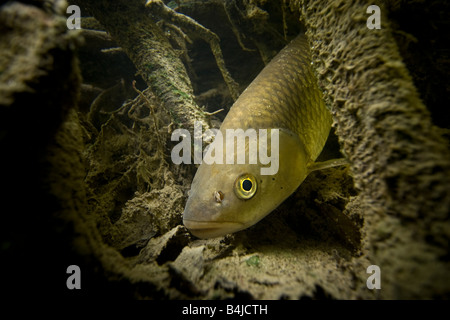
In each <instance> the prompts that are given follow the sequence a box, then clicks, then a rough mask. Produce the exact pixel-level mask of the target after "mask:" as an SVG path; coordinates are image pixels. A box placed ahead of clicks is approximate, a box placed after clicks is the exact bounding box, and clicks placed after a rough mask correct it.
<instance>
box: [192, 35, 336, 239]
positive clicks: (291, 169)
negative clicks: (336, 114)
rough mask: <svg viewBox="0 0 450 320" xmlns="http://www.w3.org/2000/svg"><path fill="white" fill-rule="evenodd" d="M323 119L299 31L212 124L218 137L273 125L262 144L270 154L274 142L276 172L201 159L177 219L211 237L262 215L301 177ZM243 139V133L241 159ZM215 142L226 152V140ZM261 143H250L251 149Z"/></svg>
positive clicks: (322, 132) (321, 137) (320, 137)
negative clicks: (217, 129)
mask: <svg viewBox="0 0 450 320" xmlns="http://www.w3.org/2000/svg"><path fill="white" fill-rule="evenodd" d="M331 122H332V119H331V114H330V112H329V111H328V110H327V108H326V107H325V104H324V101H323V98H322V92H321V91H320V89H319V88H318V85H317V80H316V78H315V76H314V73H313V71H312V69H311V56H310V52H309V46H308V42H307V40H306V37H305V36H304V35H299V36H298V37H297V38H295V39H294V40H292V41H291V43H290V44H288V45H287V46H286V47H285V48H284V49H282V50H281V51H280V52H279V53H278V54H277V55H276V56H275V57H274V58H273V59H272V61H271V62H270V63H269V64H268V65H267V66H266V67H265V68H264V69H263V70H262V71H261V73H260V74H259V75H258V76H257V77H256V78H255V79H254V80H253V82H252V83H251V84H250V85H249V86H248V87H247V89H245V91H244V92H243V93H242V94H241V95H240V97H239V98H238V100H236V102H235V103H234V104H233V106H232V107H231V109H230V111H229V112H228V114H227V116H226V118H225V120H224V121H223V123H222V125H221V127H220V133H221V135H222V136H223V137H225V136H226V133H227V129H235V130H236V129H242V130H244V131H245V130H248V129H254V130H256V131H257V132H260V131H258V130H260V129H267V130H269V131H270V132H273V131H274V130H273V129H277V132H278V141H275V140H274V136H273V135H269V134H268V136H269V138H268V143H267V148H268V149H269V150H266V151H267V152H268V154H270V153H271V152H274V149H273V148H271V147H272V146H274V145H275V144H274V143H275V142H278V150H276V151H278V170H277V172H276V173H275V174H266V175H264V174H262V173H261V167H264V164H261V163H239V164H238V163H237V162H234V163H232V164H227V163H226V162H225V163H223V164H219V163H212V164H207V163H205V162H203V163H202V164H201V165H200V167H199V168H198V170H197V173H196V175H195V177H194V180H193V182H192V185H191V190H190V195H189V198H188V201H187V203H186V207H185V211H184V213H183V223H184V225H185V226H186V227H187V228H188V229H189V230H190V231H191V232H192V234H194V235H195V236H197V237H199V238H211V237H218V236H222V235H225V234H228V233H233V232H236V231H239V230H243V229H245V228H248V227H249V226H251V225H253V224H255V223H256V222H258V221H259V220H261V219H262V218H264V217H265V216H266V215H267V214H269V213H270V212H271V211H272V210H274V209H275V208H276V207H277V206H278V205H280V204H281V203H282V202H283V201H284V200H285V199H286V198H287V197H288V196H289V195H291V194H292V193H293V192H294V191H295V190H296V189H297V188H298V186H299V185H300V184H301V183H302V182H303V180H304V179H305V178H306V176H307V174H308V172H309V170H308V167H309V166H311V165H312V164H313V163H314V161H315V160H316V158H317V156H318V155H319V153H320V152H321V150H322V148H323V146H324V144H325V142H326V140H327V137H328V134H329V131H330V128H331ZM249 143H250V142H249V139H246V140H245V152H246V155H247V159H248V157H249V149H251V147H250V146H249ZM222 145H223V146H221V145H219V146H220V147H223V148H224V150H223V151H224V154H226V152H227V150H225V149H226V146H225V145H226V144H225V143H223V144H222ZM216 147H217V146H216ZM234 147H235V148H237V146H234ZM261 148H262V147H261V146H260V145H258V151H260V149H261ZM228 151H230V150H228ZM235 151H236V152H235V153H237V150H236V149H235ZM247 162H248V161H247Z"/></svg>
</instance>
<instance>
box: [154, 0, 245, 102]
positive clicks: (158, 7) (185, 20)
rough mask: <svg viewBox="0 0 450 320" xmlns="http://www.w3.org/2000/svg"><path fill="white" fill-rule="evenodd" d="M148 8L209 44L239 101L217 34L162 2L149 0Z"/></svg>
mask: <svg viewBox="0 0 450 320" xmlns="http://www.w3.org/2000/svg"><path fill="white" fill-rule="evenodd" d="M146 7H148V8H149V9H150V11H151V12H152V13H154V14H155V15H157V16H159V17H161V18H163V19H165V20H167V21H169V22H171V23H173V24H175V25H178V26H181V27H183V28H185V29H186V30H189V31H190V32H193V33H196V34H197V35H198V36H199V37H201V38H202V39H203V40H205V41H206V42H208V43H209V46H210V47H211V51H212V53H213V55H214V58H215V59H216V63H217V66H218V67H219V70H220V72H221V74H222V77H223V79H224V80H225V83H226V84H227V87H228V90H229V91H230V94H231V97H232V98H233V100H237V98H238V97H239V89H238V85H237V83H236V82H235V81H234V80H233V78H232V77H231V75H230V73H229V72H228V70H227V68H226V66H225V61H224V59H223V55H222V50H221V49H220V44H219V40H220V39H219V37H218V36H217V34H215V33H214V32H212V31H210V30H209V29H207V28H205V27H203V26H202V25H201V24H199V23H198V22H196V21H195V20H194V19H192V18H190V17H188V16H185V15H183V14H180V13H177V12H175V11H174V10H172V9H170V8H169V7H167V6H166V5H165V4H164V3H163V2H162V1H161V0H148V1H147V4H146Z"/></svg>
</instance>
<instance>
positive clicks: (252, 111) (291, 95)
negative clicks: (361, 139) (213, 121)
mask: <svg viewBox="0 0 450 320" xmlns="http://www.w3.org/2000/svg"><path fill="white" fill-rule="evenodd" d="M310 63H311V56H310V52H309V46H308V42H307V40H306V37H305V36H304V35H300V36H298V37H297V38H295V39H294V40H293V41H292V42H291V43H290V44H289V45H288V46H286V47H285V48H284V49H283V50H281V51H280V53H279V54H278V55H277V56H276V57H275V58H274V59H273V60H272V61H271V62H270V63H269V64H268V65H267V66H266V67H265V68H264V69H263V71H261V73H260V74H259V75H258V76H257V77H256V78H255V80H254V81H253V82H252V83H251V84H250V85H249V87H248V88H247V89H246V90H245V91H244V92H243V93H242V94H241V96H240V97H239V99H238V100H237V101H236V102H235V104H234V105H233V106H232V108H231V109H230V111H229V113H228V115H227V117H226V118H225V120H224V122H223V124H222V127H221V129H234V128H242V129H246V128H254V129H259V128H285V129H288V130H290V131H292V132H294V133H296V134H297V135H298V136H299V138H300V140H301V141H302V142H303V145H304V146H305V148H306V149H307V152H308V155H309V156H310V159H312V161H314V160H315V159H316V158H317V156H318V155H319V153H320V152H321V150H322V148H323V145H324V143H325V141H326V139H327V137H328V133H329V130H330V126H331V121H332V120H331V115H330V112H329V111H328V110H327V109H326V107H325V104H324V102H323V99H322V92H321V91H320V89H319V88H318V86H317V82H316V79H315V77H314V73H313V71H312V69H311V65H310Z"/></svg>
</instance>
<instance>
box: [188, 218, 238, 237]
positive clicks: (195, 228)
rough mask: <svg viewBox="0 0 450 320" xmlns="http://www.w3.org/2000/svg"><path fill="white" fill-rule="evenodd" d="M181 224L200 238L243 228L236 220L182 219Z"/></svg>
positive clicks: (222, 234) (219, 235)
mask: <svg viewBox="0 0 450 320" xmlns="http://www.w3.org/2000/svg"><path fill="white" fill-rule="evenodd" d="M183 224H184V226H185V227H186V228H188V229H189V231H190V232H191V233H192V234H193V235H194V236H196V237H197V238H200V239H208V238H216V237H221V236H224V235H226V234H229V233H233V232H236V231H239V230H242V229H244V225H243V224H241V223H238V222H228V221H224V222H222V221H220V222H211V221H196V220H189V219H183Z"/></svg>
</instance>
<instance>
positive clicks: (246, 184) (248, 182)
mask: <svg viewBox="0 0 450 320" xmlns="http://www.w3.org/2000/svg"><path fill="white" fill-rule="evenodd" d="M256 189H257V182H256V179H255V177H254V176H253V175H251V174H249V173H244V174H242V175H240V176H239V177H238V178H237V179H236V181H235V182H234V193H235V194H236V196H237V197H238V198H240V199H243V200H248V199H250V198H251V197H253V196H254V195H255V193H256Z"/></svg>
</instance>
